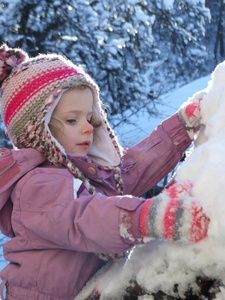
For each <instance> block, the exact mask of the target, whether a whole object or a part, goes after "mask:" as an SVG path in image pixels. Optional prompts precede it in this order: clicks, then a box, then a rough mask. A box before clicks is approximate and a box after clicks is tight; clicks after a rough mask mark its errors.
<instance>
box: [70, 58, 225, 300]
mask: <svg viewBox="0 0 225 300" xmlns="http://www.w3.org/2000/svg"><path fill="white" fill-rule="evenodd" d="M201 109H202V124H203V126H202V129H201V130H200V134H199V137H198V138H197V140H196V147H195V148H194V151H192V152H191V154H190V155H189V157H188V158H187V160H186V161H185V162H184V163H183V164H182V165H181V167H180V168H179V169H178V171H177V174H176V180H177V181H179V180H182V179H184V178H189V179H190V180H191V181H192V183H193V190H192V196H193V197H196V198H198V199H199V200H200V201H201V202H202V204H203V207H204V209H205V211H206V212H207V214H208V216H209V217H210V220H211V221H210V225H209V232H208V237H207V238H206V239H204V240H202V241H201V242H199V243H197V244H182V243H177V242H176V243H175V242H168V241H156V240H152V241H150V242H149V243H148V244H146V245H140V246H136V247H135V248H134V249H133V250H132V252H131V253H130V255H129V257H128V258H127V259H124V260H120V261H119V262H117V263H114V264H113V265H111V266H108V267H107V268H105V269H103V270H100V272H99V273H98V274H96V276H94V278H93V279H92V280H91V281H90V282H89V283H88V284H87V286H86V287H85V288H84V289H83V291H82V292H81V293H80V294H79V295H78V296H77V297H76V300H80V299H85V297H86V296H88V295H89V293H90V292H91V291H92V290H93V288H95V287H97V288H98V290H99V292H100V293H101V299H103V300H104V299H107V300H110V299H122V296H123V295H124V294H125V290H126V288H127V287H128V286H130V284H131V282H132V281H136V282H137V283H138V284H139V285H140V286H141V287H143V289H144V290H146V291H148V292H149V293H153V292H157V291H159V290H161V291H163V292H165V293H166V294H168V295H173V289H174V284H178V294H177V293H176V295H179V296H180V297H182V296H184V293H185V291H186V290H187V289H188V287H190V286H191V287H192V288H193V290H194V291H197V290H198V286H197V284H196V277H198V276H199V277H208V278H212V279H216V280H220V281H221V283H222V284H225V272H224V268H225V255H224V249H225V159H224V151H225V62H223V63H221V64H220V65H219V66H218V67H217V68H216V70H215V71H214V73H213V74H212V80H211V81H210V82H209V85H208V87H207V89H206V95H205V96H204V98H203V100H202V102H201ZM151 297H152V296H147V298H145V299H152V298H151ZM224 297H225V289H223V288H221V291H220V292H219V293H218V294H217V295H216V299H217V300H221V299H224Z"/></svg>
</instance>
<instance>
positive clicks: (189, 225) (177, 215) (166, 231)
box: [139, 180, 209, 243]
mask: <svg viewBox="0 0 225 300" xmlns="http://www.w3.org/2000/svg"><path fill="white" fill-rule="evenodd" d="M191 188H192V184H191V182H190V181H189V180H184V181H182V182H179V183H178V182H177V183H176V182H175V183H174V184H173V185H171V186H170V187H169V188H168V189H165V190H164V191H163V192H162V193H161V194H159V195H158V196H156V197H154V198H151V199H148V200H146V202H145V203H144V205H143V208H142V211H141V215H140V223H139V224H140V226H139V228H140V231H141V233H142V235H143V236H144V237H154V238H160V239H167V240H175V241H190V242H193V243H195V242H198V241H200V240H201V239H203V238H205V237H206V236H207V232H208V225H209V218H208V217H207V216H206V214H205V213H204V211H203V208H202V206H201V204H200V202H199V201H198V200H197V199H196V198H193V197H191V196H190V191H191Z"/></svg>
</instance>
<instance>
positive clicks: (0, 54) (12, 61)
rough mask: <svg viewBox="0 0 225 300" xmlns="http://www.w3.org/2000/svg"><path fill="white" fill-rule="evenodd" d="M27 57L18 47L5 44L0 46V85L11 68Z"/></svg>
mask: <svg viewBox="0 0 225 300" xmlns="http://www.w3.org/2000/svg"><path fill="white" fill-rule="evenodd" d="M27 58H28V55H27V54H26V53H25V52H23V51H22V50H21V49H18V48H14V49H12V48H8V46H7V45H6V44H3V45H2V46H1V47H0V87H1V85H2V83H3V81H4V80H5V79H6V78H7V77H8V76H9V75H10V73H11V71H12V69H13V68H14V67H16V66H17V65H19V64H21V63H22V62H23V61H25V60H26V59H27Z"/></svg>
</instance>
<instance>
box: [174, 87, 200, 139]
mask: <svg viewBox="0 0 225 300" xmlns="http://www.w3.org/2000/svg"><path fill="white" fill-rule="evenodd" d="M204 95H205V90H203V91H200V92H198V93H196V94H194V96H193V97H192V98H189V99H188V101H187V102H184V103H183V104H182V105H181V107H180V108H179V110H178V116H179V119H180V121H181V123H182V124H183V125H184V127H185V129H186V130H187V133H188V135H189V136H190V138H191V139H194V135H195V133H196V131H197V130H198V129H199V127H200V121H201V107H200V101H201V100H202V98H203V97H204Z"/></svg>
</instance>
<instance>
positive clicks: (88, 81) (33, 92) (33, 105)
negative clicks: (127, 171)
mask: <svg viewBox="0 0 225 300" xmlns="http://www.w3.org/2000/svg"><path fill="white" fill-rule="evenodd" d="M81 85H86V86H88V87H89V88H90V89H91V91H92V94H93V99H94V101H93V102H94V105H93V106H94V108H93V110H94V113H95V114H96V116H97V117H98V118H101V120H102V123H103V124H102V125H101V126H100V127H99V128H97V129H96V130H95V133H94V141H93V145H92V147H91V149H90V152H89V154H88V155H89V156H90V158H91V159H92V161H93V162H96V163H97V165H98V166H99V167H100V168H103V169H104V168H107V169H113V170H114V174H115V175H114V178H115V180H116V184H117V189H118V191H119V192H120V193H122V181H121V178H120V172H119V167H118V165H119V164H120V159H121V155H122V151H123V149H122V147H121V146H120V145H119V143H118V141H117V139H116V137H115V135H114V133H113V131H112V130H111V128H110V126H109V124H108V122H107V120H106V116H105V114H104V112H103V110H102V102H101V100H100V98H99V87H98V86H97V84H96V83H95V82H94V81H93V79H92V78H91V77H90V76H89V75H88V74H87V73H85V72H84V70H83V69H82V68H81V67H80V66H76V65H74V64H73V63H72V62H71V61H69V60H68V59H66V58H65V57H63V56H61V55H56V54H47V55H38V56H37V57H35V58H29V57H28V55H27V54H26V53H25V52H23V51H22V50H21V49H16V48H15V49H11V48H8V47H7V46H6V45H5V44H4V45H3V46H1V47H0V87H1V115H2V119H3V122H4V125H5V128H6V131H7V133H8V135H9V137H10V139H11V141H12V143H13V145H14V146H15V147H17V148H19V149H20V148H34V149H36V150H38V151H39V152H41V153H42V154H43V155H44V156H45V157H46V158H47V159H48V160H49V161H50V162H51V163H52V164H53V165H55V166H61V165H64V166H66V167H67V168H68V169H69V170H70V172H71V173H72V174H73V175H74V176H75V177H76V178H79V179H81V180H82V181H83V182H84V184H85V186H86V188H87V189H88V190H89V192H93V188H92V187H91V185H90V183H89V180H88V179H87V178H85V176H84V174H83V173H82V172H81V171H80V170H79V169H78V168H77V167H76V166H75V165H74V164H73V163H72V162H71V161H70V160H69V158H68V157H67V154H66V153H65V150H64V148H63V147H62V145H60V144H59V143H58V141H56V140H55V139H54V137H53V136H52V134H51V132H50V130H49V127H48V122H49V121H50V118H51V114H52V112H53V110H54V108H55V107H56V105H57V103H58V102H59V101H60V98H61V96H62V93H63V92H64V91H65V90H67V89H69V88H75V87H78V86H81Z"/></svg>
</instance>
